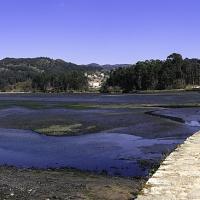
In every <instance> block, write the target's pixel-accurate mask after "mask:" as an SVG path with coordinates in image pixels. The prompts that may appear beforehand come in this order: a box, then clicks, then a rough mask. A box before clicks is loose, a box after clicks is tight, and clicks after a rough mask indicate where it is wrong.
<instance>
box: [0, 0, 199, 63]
mask: <svg viewBox="0 0 200 200" xmlns="http://www.w3.org/2000/svg"><path fill="white" fill-rule="evenodd" d="M199 10H200V1H199V0H0V58H4V57H37V56H47V57H51V58H61V59H64V60H66V61H70V62H74V63H77V64H87V63H92V62H97V63H100V64H106V63H110V64H114V63H135V62H136V61H138V60H146V59H151V58H153V59H156V58H158V59H165V58H166V57H167V56H168V55H169V54H170V53H172V52H178V53H181V54H182V55H183V56H184V57H198V58H200V12H199Z"/></svg>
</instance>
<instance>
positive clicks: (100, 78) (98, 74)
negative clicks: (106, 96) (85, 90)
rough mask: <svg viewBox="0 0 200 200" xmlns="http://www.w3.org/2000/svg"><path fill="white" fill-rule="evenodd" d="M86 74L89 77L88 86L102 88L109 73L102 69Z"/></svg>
mask: <svg viewBox="0 0 200 200" xmlns="http://www.w3.org/2000/svg"><path fill="white" fill-rule="evenodd" d="M85 76H86V77H87V79H88V86H89V88H90V89H100V88H101V86H102V84H103V83H104V82H105V81H106V79H107V78H108V75H106V73H105V72H102V71H95V72H92V73H89V72H86V73H85Z"/></svg>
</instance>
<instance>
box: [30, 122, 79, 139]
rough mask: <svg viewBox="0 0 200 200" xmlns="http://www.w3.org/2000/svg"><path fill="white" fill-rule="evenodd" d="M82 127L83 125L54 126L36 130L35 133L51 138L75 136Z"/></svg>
mask: <svg viewBox="0 0 200 200" xmlns="http://www.w3.org/2000/svg"><path fill="white" fill-rule="evenodd" d="M81 127H82V124H72V125H52V126H49V127H46V128H40V129H35V130H34V131H36V132H38V133H41V134H45V135H50V136H61V135H74V134H76V133H77V132H79V131H80V128H81Z"/></svg>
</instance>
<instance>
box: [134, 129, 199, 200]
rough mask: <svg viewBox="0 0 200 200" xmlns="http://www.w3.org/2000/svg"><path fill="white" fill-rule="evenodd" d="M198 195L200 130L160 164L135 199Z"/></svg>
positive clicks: (181, 198) (169, 199)
mask: <svg viewBox="0 0 200 200" xmlns="http://www.w3.org/2000/svg"><path fill="white" fill-rule="evenodd" d="M186 199H187V200H188V199H190V200H192V199H195V200H197V199H200V132H197V133H195V134H194V135H193V136H191V137H189V138H188V139H187V140H186V141H185V142H184V144H182V145H180V146H179V147H178V148H177V149H176V150H175V151H174V152H173V153H171V154H170V155H169V156H168V157H167V158H166V160H165V161H164V162H163V163H162V164H161V166H160V168H159V169H158V170H157V172H156V173H155V174H154V175H153V176H152V177H151V178H150V179H149V181H148V182H147V183H146V186H145V187H144V189H143V190H142V192H141V194H140V195H139V196H138V198H137V200H186Z"/></svg>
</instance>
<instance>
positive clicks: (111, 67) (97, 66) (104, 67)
mask: <svg viewBox="0 0 200 200" xmlns="http://www.w3.org/2000/svg"><path fill="white" fill-rule="evenodd" d="M86 66H87V67H96V68H102V69H104V70H112V69H116V68H119V67H122V68H124V67H130V66H131V65H130V64H115V65H110V64H106V65H99V64H97V63H91V64H88V65H86Z"/></svg>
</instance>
